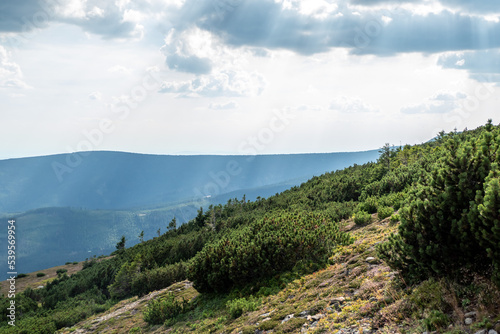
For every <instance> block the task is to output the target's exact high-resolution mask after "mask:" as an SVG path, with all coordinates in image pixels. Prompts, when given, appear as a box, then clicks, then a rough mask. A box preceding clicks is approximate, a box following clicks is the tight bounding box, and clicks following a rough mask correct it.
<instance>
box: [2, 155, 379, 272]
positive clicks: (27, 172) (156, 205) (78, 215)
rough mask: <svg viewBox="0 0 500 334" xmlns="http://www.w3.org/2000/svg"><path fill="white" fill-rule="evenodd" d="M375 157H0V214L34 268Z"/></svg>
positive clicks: (24, 267)
mask: <svg viewBox="0 0 500 334" xmlns="http://www.w3.org/2000/svg"><path fill="white" fill-rule="evenodd" d="M378 155H379V153H378V151H377V150H373V151H366V152H354V153H325V154H293V155H261V156H164V155H145V154H132V153H121V152H92V153H90V152H89V153H84V154H81V153H80V154H78V155H77V154H73V155H71V154H61V155H52V156H44V157H34V158H21V159H10V160H0V219H2V220H7V219H8V218H15V219H16V221H17V229H16V233H17V249H18V253H17V259H18V268H17V269H18V270H19V272H32V271H35V270H39V269H42V268H46V267H51V266H56V265H60V264H64V263H65V262H67V261H80V260H83V259H85V258H86V257H91V256H93V255H101V254H109V253H110V252H112V251H113V250H114V246H115V245H116V242H117V241H118V240H119V238H120V237H121V236H122V235H125V236H126V238H127V240H128V241H127V247H128V246H131V245H133V244H136V243H137V242H139V238H138V235H139V234H140V232H141V231H144V238H145V239H151V238H153V237H154V236H155V235H156V233H157V231H158V229H160V232H161V233H163V232H165V231H166V227H167V225H168V223H169V222H170V220H171V219H172V218H173V217H176V218H177V221H178V223H179V224H181V223H184V222H186V221H188V220H190V219H192V218H194V216H195V215H196V212H197V209H199V208H200V207H205V208H206V207H207V206H209V205H210V204H219V203H225V202H227V200H228V199H231V198H238V199H241V198H242V197H243V196H244V195H245V196H246V199H248V200H254V199H255V198H257V197H263V198H266V197H269V196H271V195H274V194H276V193H279V192H282V191H284V190H286V189H289V188H291V187H293V186H295V185H300V184H301V183H302V182H305V181H306V180H308V179H310V178H311V177H313V176H319V175H321V174H324V173H325V172H330V171H334V170H337V169H343V168H345V167H347V166H350V165H353V164H363V163H366V162H368V161H375V160H376V159H377V158H378ZM6 232H7V229H5V230H0V240H7V235H6ZM1 243H3V241H1ZM5 254H6V253H5ZM5 254H0V261H2V263H6V259H5V261H4V258H5Z"/></svg>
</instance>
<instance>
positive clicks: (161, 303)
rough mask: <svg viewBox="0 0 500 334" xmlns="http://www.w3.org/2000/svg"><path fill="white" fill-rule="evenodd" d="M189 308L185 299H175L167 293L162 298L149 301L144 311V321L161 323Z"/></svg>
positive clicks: (151, 323) (155, 323) (154, 323)
mask: <svg viewBox="0 0 500 334" xmlns="http://www.w3.org/2000/svg"><path fill="white" fill-rule="evenodd" d="M188 309H189V302H188V301H187V300H185V299H182V300H181V301H179V300H177V299H175V296H174V295H173V294H172V293H169V294H168V295H167V296H166V297H164V298H162V299H159V300H158V299H155V300H152V301H150V302H149V304H148V306H147V308H146V310H145V311H144V321H146V322H147V323H148V324H150V325H161V324H163V323H164V322H165V321H167V320H170V319H173V318H175V317H177V316H178V315H180V314H181V313H183V312H185V311H187V310H188Z"/></svg>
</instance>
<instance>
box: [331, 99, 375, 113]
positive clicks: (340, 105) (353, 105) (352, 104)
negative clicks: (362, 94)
mask: <svg viewBox="0 0 500 334" xmlns="http://www.w3.org/2000/svg"><path fill="white" fill-rule="evenodd" d="M329 109H330V110H335V111H339V112H342V113H368V112H378V111H379V110H378V109H377V108H375V107H373V106H371V105H368V104H366V103H364V102H363V101H361V100H360V99H358V98H352V97H346V96H339V97H337V98H335V99H334V100H333V101H332V102H331V103H330V106H329Z"/></svg>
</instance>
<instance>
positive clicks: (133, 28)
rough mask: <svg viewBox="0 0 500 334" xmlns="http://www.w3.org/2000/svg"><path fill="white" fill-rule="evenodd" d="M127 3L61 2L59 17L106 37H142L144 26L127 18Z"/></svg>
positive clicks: (58, 8)
mask: <svg viewBox="0 0 500 334" xmlns="http://www.w3.org/2000/svg"><path fill="white" fill-rule="evenodd" d="M126 3H127V2H123V1H122V2H120V1H109V0H108V1H99V0H71V1H67V2H61V5H59V6H58V7H57V9H56V12H57V19H58V20H59V21H62V22H66V23H70V24H74V25H77V26H80V27H81V28H82V29H84V30H85V31H87V32H90V33H93V34H96V35H100V36H102V37H104V38H131V37H133V38H141V37H142V26H141V25H140V24H137V23H135V22H132V21H131V20H126V19H125V13H126V11H127V9H128V8H127V6H126Z"/></svg>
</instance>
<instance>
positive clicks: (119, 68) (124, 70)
mask: <svg viewBox="0 0 500 334" xmlns="http://www.w3.org/2000/svg"><path fill="white" fill-rule="evenodd" d="M108 72H110V73H121V74H129V73H130V70H129V69H128V68H126V67H124V66H121V65H115V66H112V67H110V68H108Z"/></svg>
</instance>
